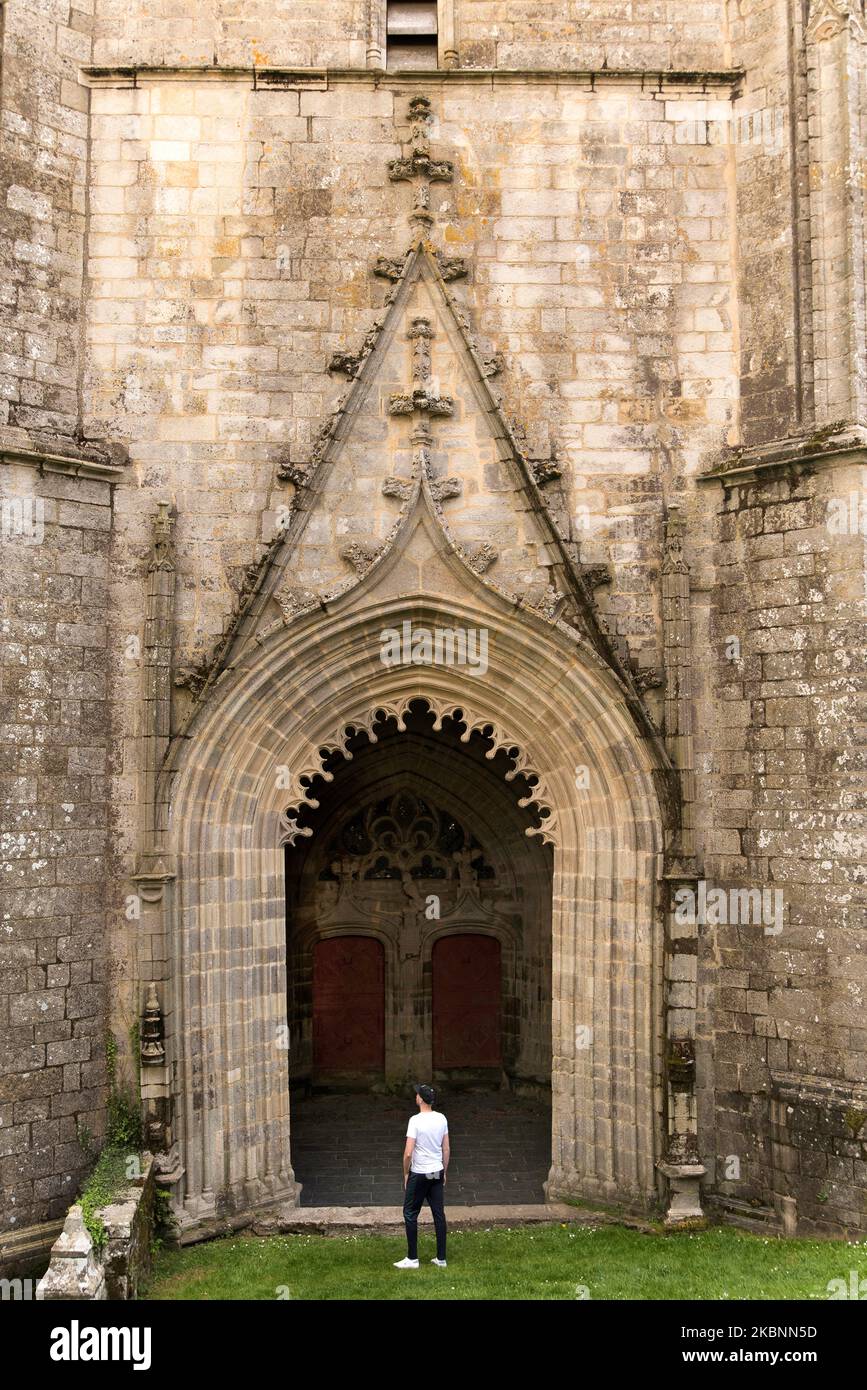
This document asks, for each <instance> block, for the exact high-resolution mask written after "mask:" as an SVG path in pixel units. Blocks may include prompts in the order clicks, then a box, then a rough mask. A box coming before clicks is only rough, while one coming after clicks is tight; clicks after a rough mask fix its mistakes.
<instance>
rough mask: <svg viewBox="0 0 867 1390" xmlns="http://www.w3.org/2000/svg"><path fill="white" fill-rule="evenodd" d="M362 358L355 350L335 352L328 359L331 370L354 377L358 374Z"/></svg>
mask: <svg viewBox="0 0 867 1390" xmlns="http://www.w3.org/2000/svg"><path fill="white" fill-rule="evenodd" d="M360 364H361V358H360V357H359V355H358V354H357V353H353V352H333V353H332V354H331V356H330V358H329V359H328V370H329V372H339V373H340V374H341V375H342V376H348V377H354V376H356V375H357V374H358V368H359V366H360Z"/></svg>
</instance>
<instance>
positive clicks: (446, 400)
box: [383, 318, 461, 501]
mask: <svg viewBox="0 0 867 1390" xmlns="http://www.w3.org/2000/svg"><path fill="white" fill-rule="evenodd" d="M433 336H434V330H433V328H432V326H431V322H430V319H426V318H414V319H413V320H412V323H411V325H410V328H409V332H408V333H407V337H408V338H409V339H410V341H411V343H412V345H413V348H412V390H411V391H407V392H398V393H396V394H395V395H393V396H392V397H391V399H390V401H389V403H388V413H389V415H414V416H415V417H416V427H415V429H414V430H413V432H412V436H411V438H412V444H413V456H412V462H413V473H414V474H415V475H419V474H421V473H422V472H429V469H430V462H431V445H432V443H433V435H432V434H431V427H430V421H431V417H432V416H442V415H451V414H453V412H454V408H455V403H454V401H453V400H452V398H451V396H438V395H437V394H436V391H435V387H434V381H433V376H432V374H431V349H430V345H431V339H432V338H433ZM396 481H398V480H395V479H388V478H387V479H386V481H385V483H384V484H383V490H384V491H385V492H386V493H387V495H389V496H395V495H398V493H397V492H396V489H395V486H394V484H395V482H396ZM434 487H436V488H438V489H439V491H440V493H441V496H440V497H438V498H437V500H438V501H439V500H441V498H442V497H457V496H458V495H459V493H460V490H461V488H460V480H459V479H457V478H447V479H444V480H441V481H440V482H439V483H438V484H434Z"/></svg>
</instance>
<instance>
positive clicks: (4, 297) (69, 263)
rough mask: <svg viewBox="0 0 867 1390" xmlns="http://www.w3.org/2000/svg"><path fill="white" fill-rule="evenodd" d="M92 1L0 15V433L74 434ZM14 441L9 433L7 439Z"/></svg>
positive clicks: (16, 2)
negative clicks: (82, 73)
mask: <svg viewBox="0 0 867 1390" xmlns="http://www.w3.org/2000/svg"><path fill="white" fill-rule="evenodd" d="M92 9H93V6H92V4H91V3H89V0H82V3H81V4H80V5H79V4H76V0H10V3H8V4H6V5H4V6H3V11H2V13H3V21H2V30H0V32H2V55H0V63H2V84H0V103H2V120H0V428H2V427H5V433H4V436H3V437H4V438H6V439H7V440H15V441H16V442H21V436H22V433H23V432H24V431H33V430H46V431H49V432H51V433H52V434H57V433H62V434H67V435H71V434H74V433H75V431H76V429H77V427H78V421H79V388H80V376H79V348H80V343H81V336H82V335H81V324H82V284H83V262H84V241H85V220H86V207H85V199H86V183H87V121H88V115H87V110H88V91H87V88H86V87H85V86H82V85H81V84H80V82H79V69H80V66H81V64H83V63H88V62H89V61H90V58H91V27H92V24H93V14H92ZM9 431H12V433H9Z"/></svg>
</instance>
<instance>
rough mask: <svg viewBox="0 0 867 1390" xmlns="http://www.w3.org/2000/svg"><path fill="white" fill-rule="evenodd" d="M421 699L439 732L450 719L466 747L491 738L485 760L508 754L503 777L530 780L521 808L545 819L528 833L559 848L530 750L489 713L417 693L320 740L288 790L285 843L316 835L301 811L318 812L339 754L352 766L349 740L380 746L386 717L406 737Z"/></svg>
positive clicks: (343, 724)
mask: <svg viewBox="0 0 867 1390" xmlns="http://www.w3.org/2000/svg"><path fill="white" fill-rule="evenodd" d="M419 700H423V702H424V703H425V704H426V705H427V708H428V709H429V710H430V712H431V713H432V714H433V715H434V716H435V718H434V723H433V730H434V732H435V733H438V732H439V731H440V730H441V729H442V726H443V720H444V719H445V718H446V717H450V718H452V719H455V720H456V722H458V723H461V724H463V725H464V732H463V733H462V734H461V736H460V737H461V743H469V741H470V739H471V738H472V736H473V734H474V733H478V734H481V735H483V737H485V738H489V739H491V740H492V746H491V748H489V749H488V750H487V752H486V753H485V757H486V758H488V759H493V758H495V757H496V756H497V754H498V753H500V752H505V753H506V754H507V755H508V757H509V758H510V759H511V762H512V766H511V767H510V768H509V770H508V771H507V772H506V773H505V774H504V775H505V780H506V781H507V782H512V781H514V779H515V778H516V777H523V778H524V779H525V780H526V781H527V783H528V785H529V786H530V787H531V791H530V792H529V794H528V795H527V796H523V797H521V798H519V800H518V805H519V806H520V807H521V808H522V809H527V808H532V809H533V810H534V812H535V813H536V815H537V816H539V818H540V819H541V821H542V824H541V825H539V826H528V827H527V831H526V834H527V835H529V836H533V835H539V836H541V839H542V843H543V844H557V843H558V833H557V814H556V811H555V810H554V808H553V805H552V803H551V798H550V793H549V792H548V790H547V787H546V783H545V779H544V777H543V776H542V774H541V773H540V772H538V771H537V770H536V768H535V767H534V766H533V763H532V759H531V756H530V754H529V753H528V752H527V751H526V749H524V748H522V747H521V745H520V744H519V743H518V742H517V741H516V740H515V739H514V738H512V737H511V736H510V735H509V734H507V733H505V732H504V731H503V730H502V729H501V728H500V727H499V725H498V724H497V723H496V722H495V721H494V720H492V719H490V718H488V717H486V716H485V715H482V714H478V713H474V712H473V711H472V710H470V709H468V708H467V707H466V705H456V704H455V703H454V702H453V701H449V700H437V699H435V698H433V697H430V696H420V695H418V694H417V693H414V694H411V695H407V696H406V697H405V698H404V699H402V700H400V701H398V702H396V703H382V702H380V703H379V704H378V705H376V706H374V707H373V708H371V709H360V710H359V711H358V712H357V714H356V715H355V716H353V717H350V718H348V719H346V720H341V725H340V728H339V729H338V730H337V731H336V732H335V733H334V734H333V735H332V736H331V738H329V739H325V740H324V741H322V742H320V744H319V748H318V752H317V759H316V762H315V763H311V764H309V765H308V766H307V767H305V768H303V769H302V770H301V771H300V772H298V773H297V774H295V776H294V777H293V779H292V783H291V786H290V788H288V798H287V799H288V801H289V802H290V805H289V807H288V809H287V810H286V812H285V813H284V815H283V816H282V817H281V825H282V828H283V834H282V837H281V838H282V842H283V843H284V844H287V845H294V844H295V843H296V842H297V841H298V840H299V839H301V838H305V837H307V836H309V835H311V834H312V833H313V832H312V831H311V830H310V829H309V828H308V827H303V826H302V827H299V825H298V818H299V816H300V814H301V810H302V807H304V806H308V807H310V808H311V809H315V808H316V807H317V806H318V805H319V803H318V801H316V799H315V798H314V797H313V796H312V794H311V788H312V786H313V783H314V781H315V780H316V779H317V778H319V779H321V780H322V781H325V782H332V781H333V780H334V775H333V773H331V772H328V771H327V770H326V768H325V763H326V762H327V761H328V759H329V758H330V757H332V756H334V755H335V754H339V755H340V756H341V757H343V758H345V759H346V760H347V762H350V761H351V760H352V753H351V752H350V751H349V748H348V743H349V740H350V738H352V737H353V736H354V735H355V734H359V733H362V732H363V733H366V734H367V737H368V740H369V742H370V743H377V742H378V741H379V740H378V736H377V733H376V729H375V725H376V724H380V723H383V722H384V721H385V720H386V719H393V720H394V721H395V722H396V724H397V727H398V730H399V731H400V732H401V733H405V732H406V716H407V713H408V712H409V708H410V706H411V705H413V704H415V703H417V702H418V701H419Z"/></svg>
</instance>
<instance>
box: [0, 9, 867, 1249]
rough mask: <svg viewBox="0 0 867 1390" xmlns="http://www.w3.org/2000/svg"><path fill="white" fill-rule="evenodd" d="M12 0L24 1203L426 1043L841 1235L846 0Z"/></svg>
mask: <svg viewBox="0 0 867 1390" xmlns="http://www.w3.org/2000/svg"><path fill="white" fill-rule="evenodd" d="M0 13H2V23H3V31H2V66H0V75H2V88H0V99H2V127H0V135H2V151H0V155H2V159H0V163H2V169H0V172H2V187H0V208H2V214H0V215H2V227H3V237H2V245H0V255H2V258H3V268H2V274H0V315H2V325H0V332H2V343H0V397H2V400H0V410H2V413H0V422H2V423H0V496H2V507H3V512H2V519H3V529H2V537H0V545H2V551H0V553H2V604H3V617H2V623H3V626H2V633H0V663H2V677H0V679H2V684H0V689H2V710H3V728H2V734H0V738H2V743H0V747H2V766H0V791H2V806H3V816H2V826H0V830H2V845H3V855H2V858H3V877H2V888H0V892H2V903H0V917H2V929H0V1032H2V1039H0V1043H2V1057H0V1073H2V1077H3V1079H2V1090H0V1189H2V1194H3V1195H2V1202H0V1208H2V1228H3V1231H4V1232H5V1234H4V1236H3V1237H2V1239H3V1250H4V1255H5V1258H6V1260H7V1261H14V1260H15V1259H16V1258H22V1257H24V1256H26V1254H27V1253H28V1252H32V1251H34V1250H36V1249H39V1248H43V1247H44V1246H45V1244H46V1243H50V1239H51V1238H52V1237H53V1235H54V1234H55V1233H56V1229H57V1224H58V1221H59V1220H60V1219H61V1218H62V1216H63V1214H64V1212H65V1209H66V1207H67V1205H68V1204H69V1202H70V1201H71V1200H72V1199H73V1197H74V1196H75V1193H76V1191H77V1190H78V1187H79V1184H80V1182H81V1178H82V1175H83V1173H85V1172H86V1170H87V1165H88V1162H89V1161H90V1157H91V1155H92V1152H93V1151H94V1148H95V1147H98V1145H99V1143H100V1141H101V1136H102V1135H103V1134H104V1133H105V1123H106V1118H105V1117H106V1105H107V1100H108V1095H109V1090H110V1088H112V1087H125V1088H127V1089H129V1088H132V1089H133V1090H135V1091H136V1092H140V1097H141V1103H142V1106H143V1113H144V1117H145V1124H146V1138H147V1142H148V1145H149V1147H150V1148H152V1149H153V1150H154V1151H155V1152H156V1153H157V1155H158V1161H159V1164H160V1167H161V1170H162V1173H163V1176H164V1179H165V1181H166V1183H167V1184H169V1185H170V1187H171V1190H172V1192H173V1194H174V1201H175V1208H176V1211H177V1213H178V1216H179V1219H180V1220H181V1222H182V1224H184V1225H185V1226H187V1227H189V1228H191V1229H193V1228H196V1227H197V1226H202V1227H207V1225H208V1223H212V1222H213V1221H215V1220H218V1219H220V1218H221V1217H222V1216H225V1215H226V1214H239V1213H244V1212H248V1211H251V1210H256V1209H259V1208H263V1209H265V1208H271V1207H273V1205H274V1204H276V1203H288V1204H290V1205H291V1204H292V1203H293V1202H294V1201H295V1200H296V1197H297V1185H296V1181H295V1175H294V1172H293V1162H292V1127H291V1119H292V1115H291V1110H292V1104H291V1098H290V1097H291V1091H292V1087H293V1086H294V1085H296V1084H315V1083H316V1082H317V1079H318V1080H322V1079H323V1078H324V1079H330V1080H331V1081H332V1082H335V1081H340V1080H341V1078H342V1079H343V1080H345V1081H346V1082H347V1084H349V1083H353V1084H357V1083H358V1080H359V1077H361V1079H362V1080H363V1081H366V1082H367V1083H369V1084H370V1085H376V1086H382V1087H389V1086H402V1085H405V1084H406V1083H407V1081H409V1080H410V1079H412V1078H413V1077H416V1076H417V1075H418V1074H419V1073H423V1074H424V1075H428V1074H433V1075H435V1076H439V1077H444V1078H447V1079H450V1080H452V1081H455V1082H460V1080H461V1079H468V1078H469V1079H472V1080H473V1081H474V1082H476V1083H478V1082H480V1081H485V1080H486V1081H487V1082H488V1083H489V1084H490V1085H492V1086H500V1085H506V1086H508V1087H510V1088H513V1089H515V1090H518V1091H526V1092H527V1093H529V1094H536V1093H543V1092H544V1093H546V1094H547V1093H550V1096H551V1102H552V1130H551V1166H550V1173H549V1178H548V1183H547V1188H546V1191H547V1195H548V1197H549V1198H552V1199H554V1198H557V1197H563V1196H566V1197H568V1196H576V1197H586V1198H588V1199H592V1200H594V1201H602V1202H609V1203H611V1204H613V1205H615V1206H621V1207H625V1208H628V1209H633V1210H634V1209H638V1210H647V1209H661V1210H663V1211H666V1212H667V1213H668V1216H669V1219H670V1220H671V1221H677V1220H683V1219H694V1218H695V1217H696V1216H698V1215H699V1214H700V1213H701V1211H702V1210H703V1209H705V1210H707V1209H709V1208H713V1209H716V1210H717V1211H722V1212H724V1213H727V1214H728V1215H729V1216H732V1217H734V1218H735V1219H741V1218H744V1217H745V1216H746V1217H751V1219H753V1220H762V1221H764V1222H765V1223H766V1224H767V1227H768V1229H780V1230H785V1231H786V1232H789V1233H791V1232H794V1231H795V1230H799V1231H801V1232H802V1233H806V1232H825V1233H840V1232H843V1231H845V1232H848V1233H850V1234H853V1235H854V1234H859V1235H861V1236H863V1235H864V1233H865V1231H867V1010H865V1000H864V989H865V981H867V935H865V919H864V901H865V887H864V883H865V878H864V856H863V838H862V832H863V819H862V817H863V807H864V739H863V718H862V711H863V698H864V688H865V686H864V678H863V671H864V665H865V643H864V621H863V620H864V595H865V583H864V568H865V567H864V558H865V556H864V550H865V534H867V493H865V491H864V464H865V460H867V362H865V335H867V323H865V241H864V233H865V221H864V193H865V128H864V122H865V113H867V101H865V96H867V93H865V77H867V16H865V12H864V3H863V0H700V2H699V0H508V3H501V0H438V3H433V0H430V2H428V0H400V2H398V0H270V3H268V4H258V3H255V0H254V3H250V4H247V3H244V4H237V3H234V0H174V2H173V3H167V4H159V5H157V4H151V3H150V0H134V3H132V4H130V3H129V2H128V0H127V2H126V3H123V4H122V3H120V2H119V0H7V3H6V4H5V5H3V6H2V7H0ZM462 972H463V973H462ZM349 978H351V980H352V988H351V990H350V989H348V987H347V979H349ZM317 981H318V983H317ZM449 981H452V982H453V983H454V982H457V983H455V984H454V988H453V989H452V986H450V985H449V984H448V982H449ZM450 989H452V992H451V993H449V990H450ZM317 991H319V993H317ZM438 992H439V998H440V1001H441V1003H440V1004H438V1003H437V999H438ZM347 1001H350V1002H349V1003H348V1002H347ZM347 1014H349V1015H351V1017H349V1019H348V1021H347ZM109 1035H111V1037H113V1038H114V1040H115V1046H116V1047H117V1049H118V1052H119V1055H118V1059H117V1061H116V1062H115V1063H113V1064H112V1065H111V1066H109V1053H112V1052H113V1049H112V1048H110V1049H108V1051H107V1048H106V1038H107V1037H108V1036H109Z"/></svg>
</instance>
